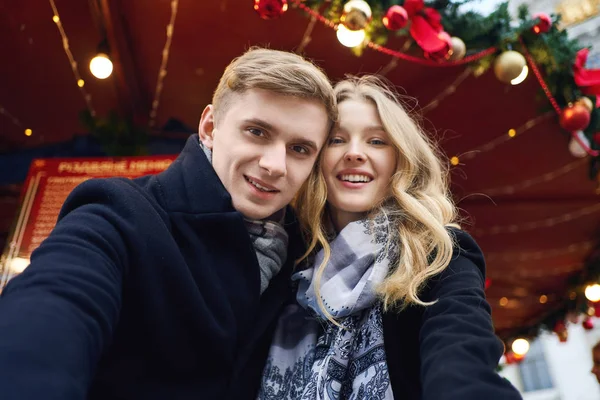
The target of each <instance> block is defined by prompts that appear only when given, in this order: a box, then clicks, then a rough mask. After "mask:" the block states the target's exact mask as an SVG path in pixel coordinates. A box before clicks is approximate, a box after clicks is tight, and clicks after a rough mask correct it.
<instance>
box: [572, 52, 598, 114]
mask: <svg viewBox="0 0 600 400" xmlns="http://www.w3.org/2000/svg"><path fill="white" fill-rule="evenodd" d="M589 52H590V49H587V48H586V49H581V50H579V51H578V52H577V57H575V64H573V75H574V77H575V83H576V84H577V86H579V87H580V88H581V91H582V92H583V94H587V95H593V96H596V107H600V69H585V68H584V66H585V62H586V61H587V58H588V54H589Z"/></svg>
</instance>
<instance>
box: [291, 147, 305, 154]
mask: <svg viewBox="0 0 600 400" xmlns="http://www.w3.org/2000/svg"><path fill="white" fill-rule="evenodd" d="M292 150H293V151H295V152H296V153H298V154H308V149H307V148H306V147H305V146H299V145H296V146H292Z"/></svg>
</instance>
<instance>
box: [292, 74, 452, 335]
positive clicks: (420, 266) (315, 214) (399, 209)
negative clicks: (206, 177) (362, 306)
mask: <svg viewBox="0 0 600 400" xmlns="http://www.w3.org/2000/svg"><path fill="white" fill-rule="evenodd" d="M334 90H335V94H336V96H337V101H338V103H342V102H343V101H346V100H358V101H366V102H370V103H371V104H373V105H375V107H376V108H377V111H378V113H379V117H380V118H381V122H382V123H383V127H384V129H385V131H386V132H387V133H388V135H389V137H390V139H391V142H392V143H393V145H394V147H395V148H396V151H397V154H398V164H397V167H396V173H395V174H394V175H393V176H392V179H391V181H390V182H389V186H390V195H389V197H388V198H386V199H384V200H383V201H382V203H380V204H374V205H373V209H372V210H371V211H372V213H376V212H378V211H382V212H385V214H386V215H387V216H388V217H390V222H392V223H393V224H394V226H395V228H396V229H397V231H398V235H397V236H398V238H399V239H398V240H399V242H400V243H399V245H400V254H399V258H398V261H397V264H396V265H395V266H393V267H392V268H391V270H390V272H389V274H388V276H387V278H386V279H385V280H384V282H383V283H382V284H381V285H380V286H379V287H378V288H377V291H378V294H379V295H380V296H381V299H382V300H383V304H384V307H385V309H388V308H390V307H393V306H398V307H399V308H402V307H406V306H408V305H411V304H418V305H421V306H427V305H430V304H433V303H427V302H424V301H423V300H421V299H420V298H419V293H420V291H421V289H422V288H423V287H424V286H425V284H426V282H427V280H428V279H429V278H431V277H433V276H435V275H438V274H439V273H441V272H442V271H443V270H444V269H445V268H446V267H448V264H449V263H450V260H451V258H452V251H453V245H454V241H453V238H452V236H451V234H450V233H449V231H448V230H447V227H448V226H453V227H457V228H458V224H457V223H456V222H457V210H456V207H455V206H454V203H453V202H452V199H451V197H450V191H449V187H448V181H447V179H448V171H447V164H445V163H443V162H442V161H441V157H440V156H438V154H437V151H436V146H435V144H434V143H433V142H432V141H431V140H430V139H429V137H428V136H427V135H426V134H425V132H424V131H423V130H422V129H421V128H420V126H419V125H418V124H417V123H416V122H415V120H414V119H413V118H411V116H410V115H409V114H408V113H407V112H406V111H405V109H404V107H403V106H402V104H401V102H400V101H399V100H398V99H397V96H396V94H395V92H394V91H393V90H391V89H390V88H389V87H388V86H386V85H385V84H384V82H383V81H381V80H380V79H379V78H377V77H376V76H363V77H360V78H350V79H346V80H344V81H342V82H340V83H338V84H337V85H336V86H335V89H334ZM325 151H326V150H325ZM321 154H323V153H321ZM320 161H321V160H319V162H318V163H317V165H316V166H315V170H314V171H313V173H312V174H311V175H310V176H309V178H308V180H307V182H306V183H305V184H304V186H303V187H302V188H301V189H300V191H299V192H298V195H297V196H296V199H295V202H294V206H295V208H296V210H297V214H298V218H299V220H300V223H301V225H302V227H303V228H304V231H305V232H306V233H307V236H308V242H309V245H308V250H307V252H306V253H305V254H304V256H303V257H302V258H301V259H300V261H302V260H303V259H306V258H307V257H308V256H309V255H310V254H311V253H313V251H315V250H317V249H318V248H322V249H323V252H324V259H323V262H322V263H321V264H320V265H319V267H318V268H317V272H316V280H317V284H316V293H317V300H318V302H319V307H320V308H321V310H323V312H324V313H325V315H326V316H327V317H328V319H330V320H331V321H332V322H334V323H336V322H335V320H333V318H332V316H331V315H330V314H329V313H328V312H327V310H326V308H325V306H324V305H323V304H322V301H323V300H322V298H321V296H320V295H319V293H320V279H321V276H322V275H323V271H324V269H325V265H326V264H327V262H328V260H329V258H330V255H331V249H330V246H329V243H328V241H327V228H326V224H327V219H328V215H327V207H326V203H327V186H326V184H325V179H324V178H323V173H322V171H321V169H320V165H319V164H320ZM393 236H395V235H391V237H393ZM391 237H390V238H391Z"/></svg>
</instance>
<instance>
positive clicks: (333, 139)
mask: <svg viewBox="0 0 600 400" xmlns="http://www.w3.org/2000/svg"><path fill="white" fill-rule="evenodd" d="M339 143H343V140H342V139H340V138H337V137H334V138H331V139H329V144H339Z"/></svg>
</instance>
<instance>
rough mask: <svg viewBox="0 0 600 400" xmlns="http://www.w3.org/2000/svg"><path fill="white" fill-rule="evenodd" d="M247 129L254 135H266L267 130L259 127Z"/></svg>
mask: <svg viewBox="0 0 600 400" xmlns="http://www.w3.org/2000/svg"><path fill="white" fill-rule="evenodd" d="M247 130H248V132H250V133H251V134H253V135H254V136H264V135H265V132H264V131H263V130H262V129H259V128H248V129H247Z"/></svg>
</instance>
